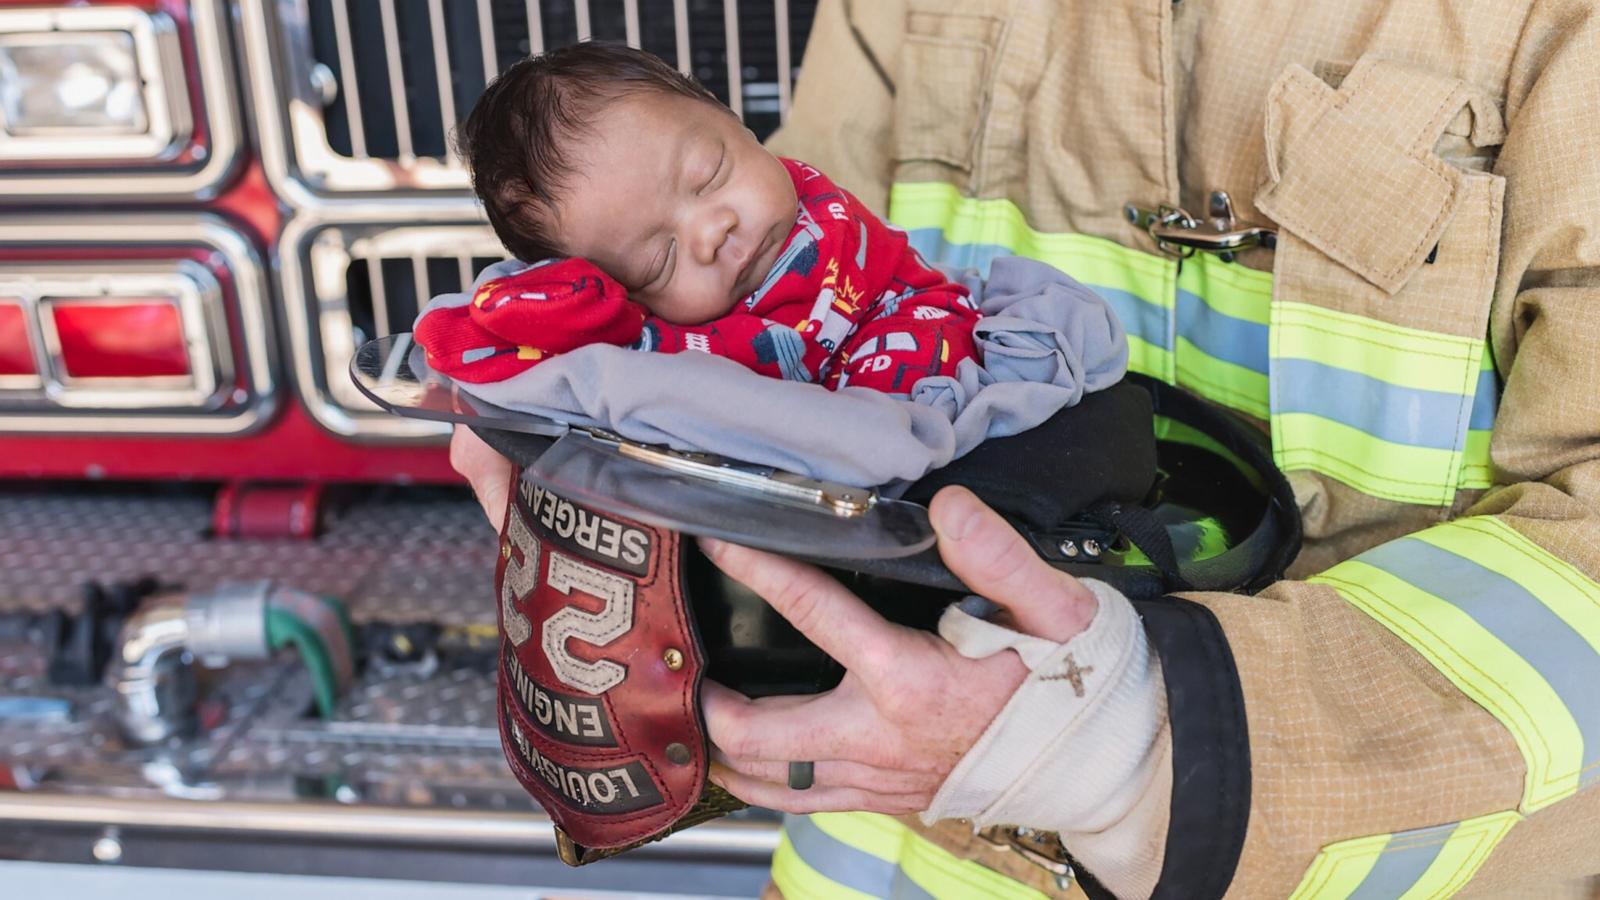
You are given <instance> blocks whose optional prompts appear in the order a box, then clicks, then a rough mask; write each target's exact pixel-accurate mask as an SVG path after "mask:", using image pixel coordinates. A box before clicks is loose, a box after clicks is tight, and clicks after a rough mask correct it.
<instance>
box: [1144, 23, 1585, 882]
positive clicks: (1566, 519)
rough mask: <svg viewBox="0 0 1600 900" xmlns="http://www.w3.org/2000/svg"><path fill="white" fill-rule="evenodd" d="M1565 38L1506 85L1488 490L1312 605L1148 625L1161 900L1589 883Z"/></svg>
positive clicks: (1239, 608)
mask: <svg viewBox="0 0 1600 900" xmlns="http://www.w3.org/2000/svg"><path fill="white" fill-rule="evenodd" d="M1556 6H1557V4H1543V7H1545V8H1546V9H1547V10H1549V9H1553V8H1554V7H1556ZM1558 18H1559V17H1558V16H1557V14H1556V13H1554V12H1550V13H1548V14H1546V15H1545V20H1544V21H1539V14H1536V15H1535V19H1534V21H1533V22H1532V23H1530V24H1529V25H1528V26H1527V27H1525V28H1524V29H1523V35H1524V38H1523V41H1522V43H1523V46H1524V48H1525V49H1524V50H1523V51H1522V52H1524V53H1530V54H1538V55H1540V56H1541V57H1543V58H1542V59H1541V60H1539V61H1538V62H1537V63H1535V64H1531V65H1527V66H1518V67H1517V70H1518V71H1524V72H1531V73H1535V74H1533V75H1531V76H1530V80H1529V81H1527V82H1526V83H1518V82H1516V81H1513V82H1512V83H1511V84H1509V85H1507V103H1506V118H1507V121H1508V123H1509V129H1508V133H1507V140H1506V142H1505V144H1504V146H1503V147H1502V149H1501V152H1500V156H1499V159H1498V162H1497V164H1496V169H1495V171H1496V172H1497V173H1498V174H1500V175H1503V176H1504V177H1505V178H1506V195H1505V196H1506V207H1505V225H1504V239H1503V243H1502V255H1501V261H1500V269H1501V271H1500V281H1499V285H1500V287H1499V291H1498V293H1497V296H1496V299H1495V304H1494V309H1493V312H1492V319H1491V339H1492V342H1493V347H1494V351H1495V360H1496V368H1497V369H1498V372H1499V374H1500V376H1501V377H1502V378H1503V379H1504V391H1503V393H1502V396H1501V405H1500V411H1499V415H1498V416H1497V418H1496V420H1495V425H1494V433H1493V439H1492V444H1491V455H1492V459H1493V462H1494V468H1495V475H1496V478H1495V480H1496V482H1497V485H1498V486H1497V487H1496V488H1494V489H1492V490H1491V491H1490V492H1489V493H1487V494H1486V495H1485V496H1484V497H1483V499H1482V500H1481V501H1480V502H1478V503H1477V504H1476V505H1475V506H1474V507H1473V508H1472V509H1470V510H1468V511H1467V515H1465V516H1463V517H1461V518H1458V519H1456V520H1454V521H1451V522H1447V523H1444V524H1441V525H1437V526H1434V527H1432V528H1428V529H1426V530H1424V531H1421V532H1418V533H1416V534H1413V535H1410V536H1408V537H1405V538H1401V539H1398V540H1395V541H1392V542H1390V543H1388V544H1384V545H1382V546H1380V547H1378V548H1375V549H1373V550H1371V551H1368V552H1367V553H1364V554H1361V555H1359V556H1357V557H1356V558H1355V559H1354V560H1351V561H1347V562H1345V563H1341V564H1339V565H1337V566H1334V567H1333V568H1331V569H1329V570H1328V571H1326V572H1324V573H1322V574H1321V575H1318V576H1315V577H1312V578H1310V579H1309V580H1308V581H1307V582H1304V583H1282V584H1279V585H1276V586H1274V587H1273V588H1271V589H1269V590H1268V591H1266V592H1265V593H1264V594H1263V595H1261V596H1260V597H1257V598H1254V599H1252V598H1245V597H1236V596H1226V595H1197V596H1190V597H1187V598H1185V599H1183V600H1180V601H1179V602H1178V604H1177V605H1176V606H1173V607H1170V608H1168V609H1163V610H1157V611H1152V610H1151V609H1147V610H1145V614H1146V624H1147V630H1148V633H1149V635H1150V637H1151V642H1152V645H1153V646H1154V647H1155V649H1156V651H1157V653H1158V655H1160V657H1161V660H1162V664H1163V666H1164V668H1165V672H1166V677H1167V690H1168V696H1169V701H1170V702H1169V708H1170V709H1171V729H1172V740H1173V770H1174V773H1175V786H1174V789H1173V794H1172V801H1171V804H1172V805H1171V808H1172V826H1171V832H1170V838H1169V840H1168V841H1167V845H1166V846H1167V851H1166V856H1165V860H1164V873H1163V883H1164V884H1165V885H1168V886H1170V887H1171V888H1173V889H1176V890H1179V891H1184V890H1185V889H1184V888H1183V887H1182V885H1183V884H1185V883H1191V884H1192V883H1199V884H1202V885H1207V884H1211V883H1216V882H1218V881H1219V880H1221V879H1224V872H1223V871H1222V870H1223V868H1225V867H1228V866H1233V865H1234V864H1233V863H1230V862H1226V860H1228V859H1229V858H1230V857H1232V856H1233V855H1234V854H1237V864H1236V866H1234V868H1235V870H1236V871H1234V872H1233V873H1232V876H1231V889H1230V892H1231V893H1232V894H1234V895H1238V896H1285V895H1287V894H1289V893H1290V892H1292V891H1295V890H1296V889H1297V888H1298V889H1299V890H1301V891H1303V894H1301V895H1300V896H1337V897H1345V896H1349V895H1350V893H1351V892H1352V891H1355V890H1357V889H1359V890H1361V891H1362V894H1361V895H1362V896H1368V895H1370V896H1399V895H1400V894H1402V893H1403V892H1405V891H1406V890H1408V889H1413V888H1415V889H1417V894H1416V895H1417V896H1437V895H1440V894H1442V893H1446V892H1448V891H1451V890H1453V889H1455V888H1457V887H1460V886H1461V885H1463V884H1466V883H1468V882H1469V881H1470V883H1471V887H1472V888H1473V889H1474V890H1477V889H1482V890H1485V891H1494V890H1500V891H1507V890H1512V891H1515V890H1517V889H1518V888H1519V887H1520V888H1522V889H1524V890H1525V889H1526V886H1527V885H1528V883H1529V882H1537V883H1540V884H1545V883H1550V882H1556V881H1560V880H1568V879H1576V878H1579V877H1583V876H1586V875H1589V874H1591V873H1593V872H1594V871H1595V870H1596V869H1597V868H1600V863H1596V861H1595V857H1594V849H1593V847H1594V845H1593V837H1592V836H1593V835H1594V834H1595V833H1596V828H1597V827H1600V790H1597V789H1596V788H1594V787H1591V786H1590V785H1592V784H1593V783H1594V782H1595V780H1596V777H1597V775H1600V690H1597V685H1600V584H1597V580H1600V390H1597V389H1596V387H1595V385H1596V384H1597V383H1600V354H1597V353H1596V350H1595V348H1596V347H1600V228H1597V227H1596V221H1597V216H1600V157H1597V156H1596V154H1595V153H1594V152H1593V150H1592V142H1593V136H1594V135H1595V134H1596V132H1597V131H1600V74H1597V70H1596V69H1595V67H1594V63H1593V60H1594V59H1595V58H1596V55H1597V54H1600V23H1597V21H1596V19H1595V17H1594V16H1593V15H1592V13H1591V14H1587V15H1584V16H1576V17H1565V18H1559V20H1558ZM1541 33H1542V34H1544V35H1547V36H1548V39H1544V38H1537V39H1536V38H1535V37H1534V36H1535V35H1539V34H1541ZM1230 669H1231V670H1232V671H1234V672H1236V676H1228V677H1224V676H1222V675H1220V674H1219V672H1224V671H1229V670H1230ZM1241 701H1242V705H1241ZM1234 840H1237V841H1238V842H1239V844H1238V847H1239V849H1238V850H1234V849H1232V848H1230V846H1229V842H1230V841H1234ZM1208 855H1209V856H1210V858H1211V860H1213V861H1208V859H1207V856H1208ZM1196 879H1198V882H1196V881H1195V880H1196ZM1220 883H1227V882H1226V881H1221V882H1220ZM1407 896H1411V895H1410V894H1408V895H1407Z"/></svg>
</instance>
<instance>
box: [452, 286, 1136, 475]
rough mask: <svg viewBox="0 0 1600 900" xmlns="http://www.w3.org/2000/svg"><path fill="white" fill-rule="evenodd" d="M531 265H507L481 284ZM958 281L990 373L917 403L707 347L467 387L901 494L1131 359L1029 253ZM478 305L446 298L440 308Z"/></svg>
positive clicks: (928, 383)
mask: <svg viewBox="0 0 1600 900" xmlns="http://www.w3.org/2000/svg"><path fill="white" fill-rule="evenodd" d="M525 267H526V263H521V262H516V261H508V262H502V263H496V264H495V265H492V266H490V267H488V268H487V269H484V270H483V272H482V273H481V274H480V275H479V276H478V281H479V282H480V283H481V282H482V281H484V280H486V279H489V278H499V277H503V276H505V275H509V274H512V273H514V272H517V271H520V270H521V269H522V268H525ZM948 274H949V275H950V276H951V277H952V278H953V279H955V280H957V281H959V282H960V283H962V284H964V285H966V286H967V287H968V288H969V289H971V290H972V295H973V297H974V298H975V299H977V300H978V301H979V306H980V308H981V309H982V310H983V313H984V318H983V319H982V320H981V321H980V322H979V323H978V326H977V328H976V331H975V335H976V337H977V341H978V346H979V348H980V349H981V352H982V356H983V365H981V366H980V365H978V364H977V363H976V362H975V361H973V360H963V361H962V362H961V364H960V366H959V367H958V368H957V370H956V375H955V376H954V377H950V376H937V377H930V378H924V379H922V380H921V381H919V382H917V384H916V385H915V387H914V388H913V389H912V393H911V395H910V397H904V396H895V395H890V394H885V393H881V392H879V391H874V390H870V389H867V388H851V387H846V388H844V389H842V390H839V391H836V392H835V391H829V390H827V389H825V388H823V387H821V386H819V385H815V384H805V383H801V382H794V381H782V380H779V379H775V378H768V377H766V376H763V375H757V374H755V373H754V372H751V371H750V370H748V369H746V368H744V367H743V366H740V365H739V364H737V363H735V362H732V361H730V360H727V359H723V358H721V357H717V356H710V355H707V354H703V353H678V354H671V355H667V354H658V353H641V352H638V351H634V350H629V349H626V348H622V347H614V346H609V345H601V344H596V345H593V346H589V347H583V348H580V349H578V350H574V351H572V352H570V353H566V354H563V355H561V356H558V357H555V358H554V359H551V360H548V361H546V362H543V363H540V364H539V365H538V366H536V367H534V368H532V369H530V370H528V371H527V372H524V373H523V374H521V375H518V376H517V377H515V378H512V379H508V380H506V381H503V382H498V383H495V384H465V383H463V384H461V387H462V389H464V390H467V391H469V392H470V393H472V394H473V395H475V396H477V397H481V398H483V399H484V400H487V401H489V402H491V403H494V404H496V405H499V406H504V407H506V408H508V409H516V410H522V411H525V412H531V413H537V414H538V415H542V416H548V417H550V418H553V419H558V420H561V421H564V422H569V423H571V424H575V425H598V426H601V427H603V428H607V429H610V430H612V431H614V432H616V433H618V434H621V435H622V436H624V437H627V438H630V439H632V440H636V441H641V442H645V443H653V444H666V445H669V446H671V447H675V448H677V449H680V450H701V451H706V452H710V453H716V454H720V455H722V456H728V457H732V458H734V459H739V460H743V461H745V462H751V463H759V464H763V465H770V466H774V467H777V468H780V469H786V470H789V471H792V472H799V473H802V474H805V475H810V476H811V477H813V478H823V479H827V480H830V481H838V482H843V483H845V484H851V485H856V486H863V487H866V486H874V487H875V486H886V487H888V488H889V489H890V491H891V492H893V490H894V488H896V487H898V486H901V485H903V484H905V483H907V482H910V481H914V480H916V479H917V478H920V477H921V476H923V475H925V474H927V473H928V472H930V471H933V470H934V469H937V468H940V467H941V466H944V465H945V464H946V463H948V462H950V461H951V460H952V459H955V458H956V457H958V456H961V455H962V454H964V453H966V452H967V451H969V450H971V449H972V448H974V447H976V446H977V445H978V444H979V443H981V442H982V441H983V440H984V439H985V438H989V437H999V436H1003V435H1009V434H1016V433H1018V432H1022V431H1026V430H1027V429H1029V428H1032V427H1033V426H1035V425H1038V424H1039V423H1041V422H1043V421H1044V420H1045V419H1047V418H1049V417H1050V416H1051V415H1053V414H1055V412H1056V411H1057V410H1059V409H1061V408H1062V407H1064V406H1070V405H1072V404H1074V403H1077V402H1078V400H1080V399H1081V398H1082V397H1083V395H1084V393H1085V392H1087V391H1097V390H1100V389H1101V388H1105V387H1109V386H1110V385H1112V384H1115V383H1116V382H1117V381H1119V380H1120V379H1121V378H1122V376H1123V373H1124V371H1125V370H1126V368H1127V363H1128V345H1127V340H1126V338H1125V336H1124V334H1123V331H1122V326H1121V324H1119V323H1118V321H1117V317H1116V315H1115V314H1114V313H1113V312H1112V311H1111V308H1110V307H1109V306H1108V305H1107V304H1106V302H1105V301H1104V300H1102V299H1100V297H1099V296H1097V295H1096V294H1095V293H1094V292H1093V291H1091V290H1089V289H1088V288H1086V287H1084V286H1083V285H1081V284H1079V283H1078V282H1076V281H1074V280H1072V279H1071V278H1069V277H1067V276H1066V275H1064V274H1062V273H1061V272H1059V271H1057V270H1056V269H1054V268H1052V267H1050V266H1048V265H1045V264H1044V263H1040V262H1037V261H1034V260H1030V259H1023V258H1021V257H1002V258H1000V259H996V260H994V262H993V263H992V264H991V267H990V270H989V279H988V282H987V283H985V282H983V281H981V280H979V279H978V277H977V273H976V272H975V271H974V270H970V269H969V270H966V271H962V272H949V273H948ZM474 287H476V285H474ZM471 297H472V292H470V291H469V292H467V293H462V294H443V295H440V296H438V297H435V298H434V299H433V300H432V301H431V302H429V304H428V309H432V308H434V307H437V306H459V305H462V304H465V303H468V302H470V300H471ZM424 312H426V310H424Z"/></svg>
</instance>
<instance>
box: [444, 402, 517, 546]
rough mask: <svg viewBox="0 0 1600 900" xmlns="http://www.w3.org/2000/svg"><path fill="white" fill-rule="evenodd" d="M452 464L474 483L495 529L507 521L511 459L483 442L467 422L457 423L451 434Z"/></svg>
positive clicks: (479, 502)
mask: <svg viewBox="0 0 1600 900" xmlns="http://www.w3.org/2000/svg"><path fill="white" fill-rule="evenodd" d="M450 467H451V468H453V469H455V470H456V471H457V472H460V473H461V476H462V477H463V478H465V479H467V482H468V483H469V484H471V485H472V493H473V495H474V496H476V497H477V498H478V505H479V506H482V507H483V514H484V515H486V516H488V517H489V524H490V525H492V526H494V527H495V528H499V527H500V523H501V522H504V521H505V520H506V501H507V500H508V499H509V498H510V492H511V460H509V459H506V458H505V457H504V456H501V455H500V454H499V453H496V452H495V451H494V448H492V447H490V446H489V445H488V444H485V443H484V442H483V439H482V438H479V437H478V436H477V435H475V434H473V433H472V429H470V428H468V427H467V426H465V425H457V426H456V428H455V432H454V433H452V434H451V435H450Z"/></svg>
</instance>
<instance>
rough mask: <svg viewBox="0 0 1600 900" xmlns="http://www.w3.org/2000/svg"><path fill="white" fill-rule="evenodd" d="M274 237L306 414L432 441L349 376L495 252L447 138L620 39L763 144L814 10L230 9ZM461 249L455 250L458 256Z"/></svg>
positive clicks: (778, 5)
mask: <svg viewBox="0 0 1600 900" xmlns="http://www.w3.org/2000/svg"><path fill="white" fill-rule="evenodd" d="M236 2H237V4H238V21H239V25H240V34H241V36H242V38H243V43H244V47H245V59H246V62H247V65H248V69H249V72H250V76H251V78H250V86H251V88H250V89H251V92H252V96H253V98H254V101H255V109H256V121H257V125H258V127H259V131H260V149H261V159H262V163H263V168H264V170H265V172H266V175H267V178H268V180H269V181H270V182H271V184H272V187H273V189H274V191H275V192H276V193H277V195H278V196H279V197H280V198H281V199H282V200H283V201H284V202H285V203H286V204H287V205H288V207H289V209H290V216H289V220H288V222H287V223H286V225H285V227H284V232H283V235H282V238H281V240H280V242H279V249H280V252H279V259H280V265H281V267H282V273H283V278H282V282H281V284H282V287H283V304H284V310H285V316H284V318H285V322H286V324H287V326H288V342H287V343H288V349H289V352H290V353H291V355H292V358H293V362H294V369H295V374H296V379H295V380H296V383H297V385H298V387H299V390H300V392H301V395H302V397H303V399H304V400H305V401H306V405H307V407H308V408H309V409H310V411H311V412H312V414H313V415H314V416H315V417H316V419H317V421H318V422H320V423H321V424H322V425H323V426H325V427H327V428H328V429H330V430H332V431H334V432H335V433H338V434H344V435H350V436H359V437H383V438H391V437H417V436H423V435H435V434H438V433H439V431H440V430H439V429H437V428H435V427H434V426H432V425H431V424H429V423H422V422H417V421H415V420H406V419H400V418H399V417H396V416H391V415H387V414H384V413H380V412H378V411H377V410H376V409H374V408H373V407H372V406H371V405H370V404H369V403H368V402H367V401H366V400H365V399H364V398H363V397H362V396H360V395H359V394H358V392H357V391H356V389H355V387H354V385H353V384H351V383H350V379H349V376H348V373H347V371H346V370H347V366H348V363H349V360H350V357H351V355H352V353H353V352H354V349H355V347H356V346H358V344H359V342H360V341H362V340H366V339H367V338H370V337H373V336H377V335H384V334H390V333H398V332H402V331H406V330H408V329H409V328H410V324H411V321H412V320H413V318H414V317H415V314H416V310H417V306H418V304H419V302H421V301H424V300H425V298H427V297H429V296H432V295H434V294H438V293H442V292H444V291H447V290H455V289H457V288H458V287H459V286H460V285H462V284H463V283H467V282H470V281H471V278H472V276H473V275H475V274H476V273H477V271H478V270H479V269H481V268H482V267H483V266H484V265H486V264H488V262H490V261H492V260H495V259H499V258H501V257H502V254H503V252H504V251H503V249H502V248H501V247H500V245H499V243H498V242H497V241H496V240H495V238H494V235H493V233H492V232H491V231H490V230H489V228H488V227H487V225H486V224H484V223H483V221H482V213H481V211H480V210H479V209H478V207H477V204H476V203H475V202H474V200H473V198H472V196H471V194H470V192H469V191H468V181H467V173H466V170H465V169H464V167H463V166H462V165H461V163H460V161H459V160H457V159H455V158H454V157H453V156H452V155H451V149H450V146H449V140H448V136H449V133H450V131H451V129H452V128H454V126H455V125H456V123H458V122H459V121H460V120H461V119H463V118H465V117H466V115H467V114H468V113H469V112H470V111H471V109H472V106H473V104H474V103H475V102H476V101H477V98H478V96H479V94H480V93H481V92H482V91H483V88H484V85H485V84H487V83H488V81H489V80H490V79H492V78H493V77H494V75H496V74H498V73H499V72H500V71H501V70H503V69H504V68H506V67H507V66H509V65H511V64H512V63H513V62H515V61H516V60H518V59H522V58H523V57H525V56H527V55H528V54H529V53H530V52H539V51H541V50H543V49H546V48H550V47H556V46H563V45H566V44H570V43H574V42H576V41H579V40H583V39H587V38H591V37H592V38H599V39H610V40H620V41H626V42H628V43H629V44H632V45H633V46H638V47H643V48H644V49H646V50H649V51H651V52H653V53H655V54H656V55H658V56H660V57H661V58H662V59H665V60H667V61H668V62H670V63H672V64H673V65H676V66H677V67H678V68H679V69H680V70H684V71H687V72H690V73H691V74H693V75H694V76H695V77H696V78H698V79H699V80H700V81H701V83H702V84H704V85H706V87H707V88H709V89H710V90H711V91H712V92H713V93H715V94H716V95H717V96H718V97H719V98H721V99H722V100H723V101H724V102H726V103H728V105H729V106H730V107H732V108H733V109H734V110H735V111H736V112H738V113H739V114H740V116H741V117H742V118H743V120H744V122H745V124H746V125H748V126H749V127H750V128H751V129H752V130H753V131H754V132H755V133H756V134H757V135H760V136H763V137H765V136H766V135H767V134H769V133H771V132H772V131H773V130H774V129H776V128H777V127H778V125H779V124H780V123H781V121H782V118H783V116H784V115H785V113H786V112H787V109H788V105H789V100H790V97H791V95H792V87H793V80H794V78H795V77H796V75H797V74H798V73H797V68H796V67H797V66H798V64H799V61H800V58H801V51H802V50H803V48H804V46H805V42H806V40H807V38H808V37H809V35H810V30H811V19H812V17H813V15H814V13H815V10H816V5H817V0H236ZM463 254H465V255H464V256H463Z"/></svg>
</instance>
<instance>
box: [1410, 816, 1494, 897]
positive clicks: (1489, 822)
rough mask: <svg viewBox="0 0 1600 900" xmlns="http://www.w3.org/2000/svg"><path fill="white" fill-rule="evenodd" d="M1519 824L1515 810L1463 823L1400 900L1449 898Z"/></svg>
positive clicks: (1474, 873)
mask: <svg viewBox="0 0 1600 900" xmlns="http://www.w3.org/2000/svg"><path fill="white" fill-rule="evenodd" d="M1520 821H1522V816H1521V815H1519V814H1518V813H1517V812H1515V811H1514V810H1508V811H1506V812H1498V813H1490V814H1489V815H1487V816H1478V817H1477V818H1474V819H1466V820H1464V821H1463V822H1462V823H1461V824H1460V825H1457V826H1456V830H1455V832H1454V833H1452V834H1451V835H1450V839H1449V840H1448V841H1445V844H1444V846H1443V847H1441V848H1440V849H1439V855H1438V856H1437V857H1436V858H1435V859H1434V861H1433V865H1431V866H1429V867H1428V870H1427V871H1426V872H1424V873H1422V877H1421V878H1419V879H1417V883H1416V884H1414V885H1412V886H1411V889H1410V890H1408V891H1406V892H1405V893H1404V894H1402V895H1401V900H1424V898H1434V897H1449V896H1451V895H1453V894H1454V893H1455V892H1456V891H1459V890H1461V889H1462V888H1463V887H1465V886H1466V884H1467V882H1468V881H1471V880H1472V876H1474V875H1476V874H1478V869H1480V868H1482V866H1483V863H1484V861H1485V860H1487V859H1488V858H1489V854H1490V853H1493V852H1494V848H1495V847H1497V846H1499V845H1500V841H1501V840H1503V839H1504V838H1505V836H1506V834H1507V833H1508V832H1510V831H1511V828H1512V826H1514V825H1516V824H1517V823H1518V822H1520ZM1396 837H1398V835H1397V836H1396Z"/></svg>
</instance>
